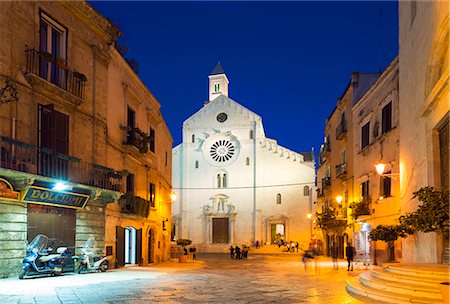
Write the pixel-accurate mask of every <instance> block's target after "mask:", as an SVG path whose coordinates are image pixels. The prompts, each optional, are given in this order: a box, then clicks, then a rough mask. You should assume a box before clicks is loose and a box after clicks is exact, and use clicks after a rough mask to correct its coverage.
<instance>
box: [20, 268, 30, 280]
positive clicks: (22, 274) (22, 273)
mask: <svg viewBox="0 0 450 304" xmlns="http://www.w3.org/2000/svg"><path fill="white" fill-rule="evenodd" d="M29 271H30V270H29V269H27V270H24V269H21V270H20V272H19V279H20V280H22V279H23V278H24V277H25V276H26V275H27V274H28V272H29Z"/></svg>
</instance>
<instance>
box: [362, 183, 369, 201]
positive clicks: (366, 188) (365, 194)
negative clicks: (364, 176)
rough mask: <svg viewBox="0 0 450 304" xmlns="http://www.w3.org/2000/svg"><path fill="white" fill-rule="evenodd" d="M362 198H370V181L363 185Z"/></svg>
mask: <svg viewBox="0 0 450 304" xmlns="http://www.w3.org/2000/svg"><path fill="white" fill-rule="evenodd" d="M361 196H362V197H364V198H367V197H369V181H368V180H367V181H365V182H363V183H362V184H361Z"/></svg>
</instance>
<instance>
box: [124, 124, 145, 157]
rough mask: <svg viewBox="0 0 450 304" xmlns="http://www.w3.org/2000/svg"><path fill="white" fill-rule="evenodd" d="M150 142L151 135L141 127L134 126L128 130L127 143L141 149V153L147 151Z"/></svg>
mask: <svg viewBox="0 0 450 304" xmlns="http://www.w3.org/2000/svg"><path fill="white" fill-rule="evenodd" d="M149 143H150V136H149V135H148V134H147V133H145V132H144V131H142V130H140V129H139V128H132V129H131V130H128V131H127V139H126V141H125V144H126V145H132V146H135V147H136V148H138V149H139V152H141V153H147V152H148V148H149Z"/></svg>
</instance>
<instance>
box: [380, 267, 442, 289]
mask: <svg viewBox="0 0 450 304" xmlns="http://www.w3.org/2000/svg"><path fill="white" fill-rule="evenodd" d="M384 270H385V271H386V272H389V273H392V274H394V275H397V276H401V277H406V278H409V279H410V280H416V281H421V282H430V283H433V282H434V283H438V284H439V283H441V282H445V281H449V272H448V267H440V266H436V267H431V266H430V267H425V266H422V267H421V268H413V267H407V266H405V267H401V266H393V265H389V266H387V267H385V268H384Z"/></svg>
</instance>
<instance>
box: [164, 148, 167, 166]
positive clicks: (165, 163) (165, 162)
mask: <svg viewBox="0 0 450 304" xmlns="http://www.w3.org/2000/svg"><path fill="white" fill-rule="evenodd" d="M167 160H168V155H167V151H166V158H165V161H164V166H166V167H167Z"/></svg>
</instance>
